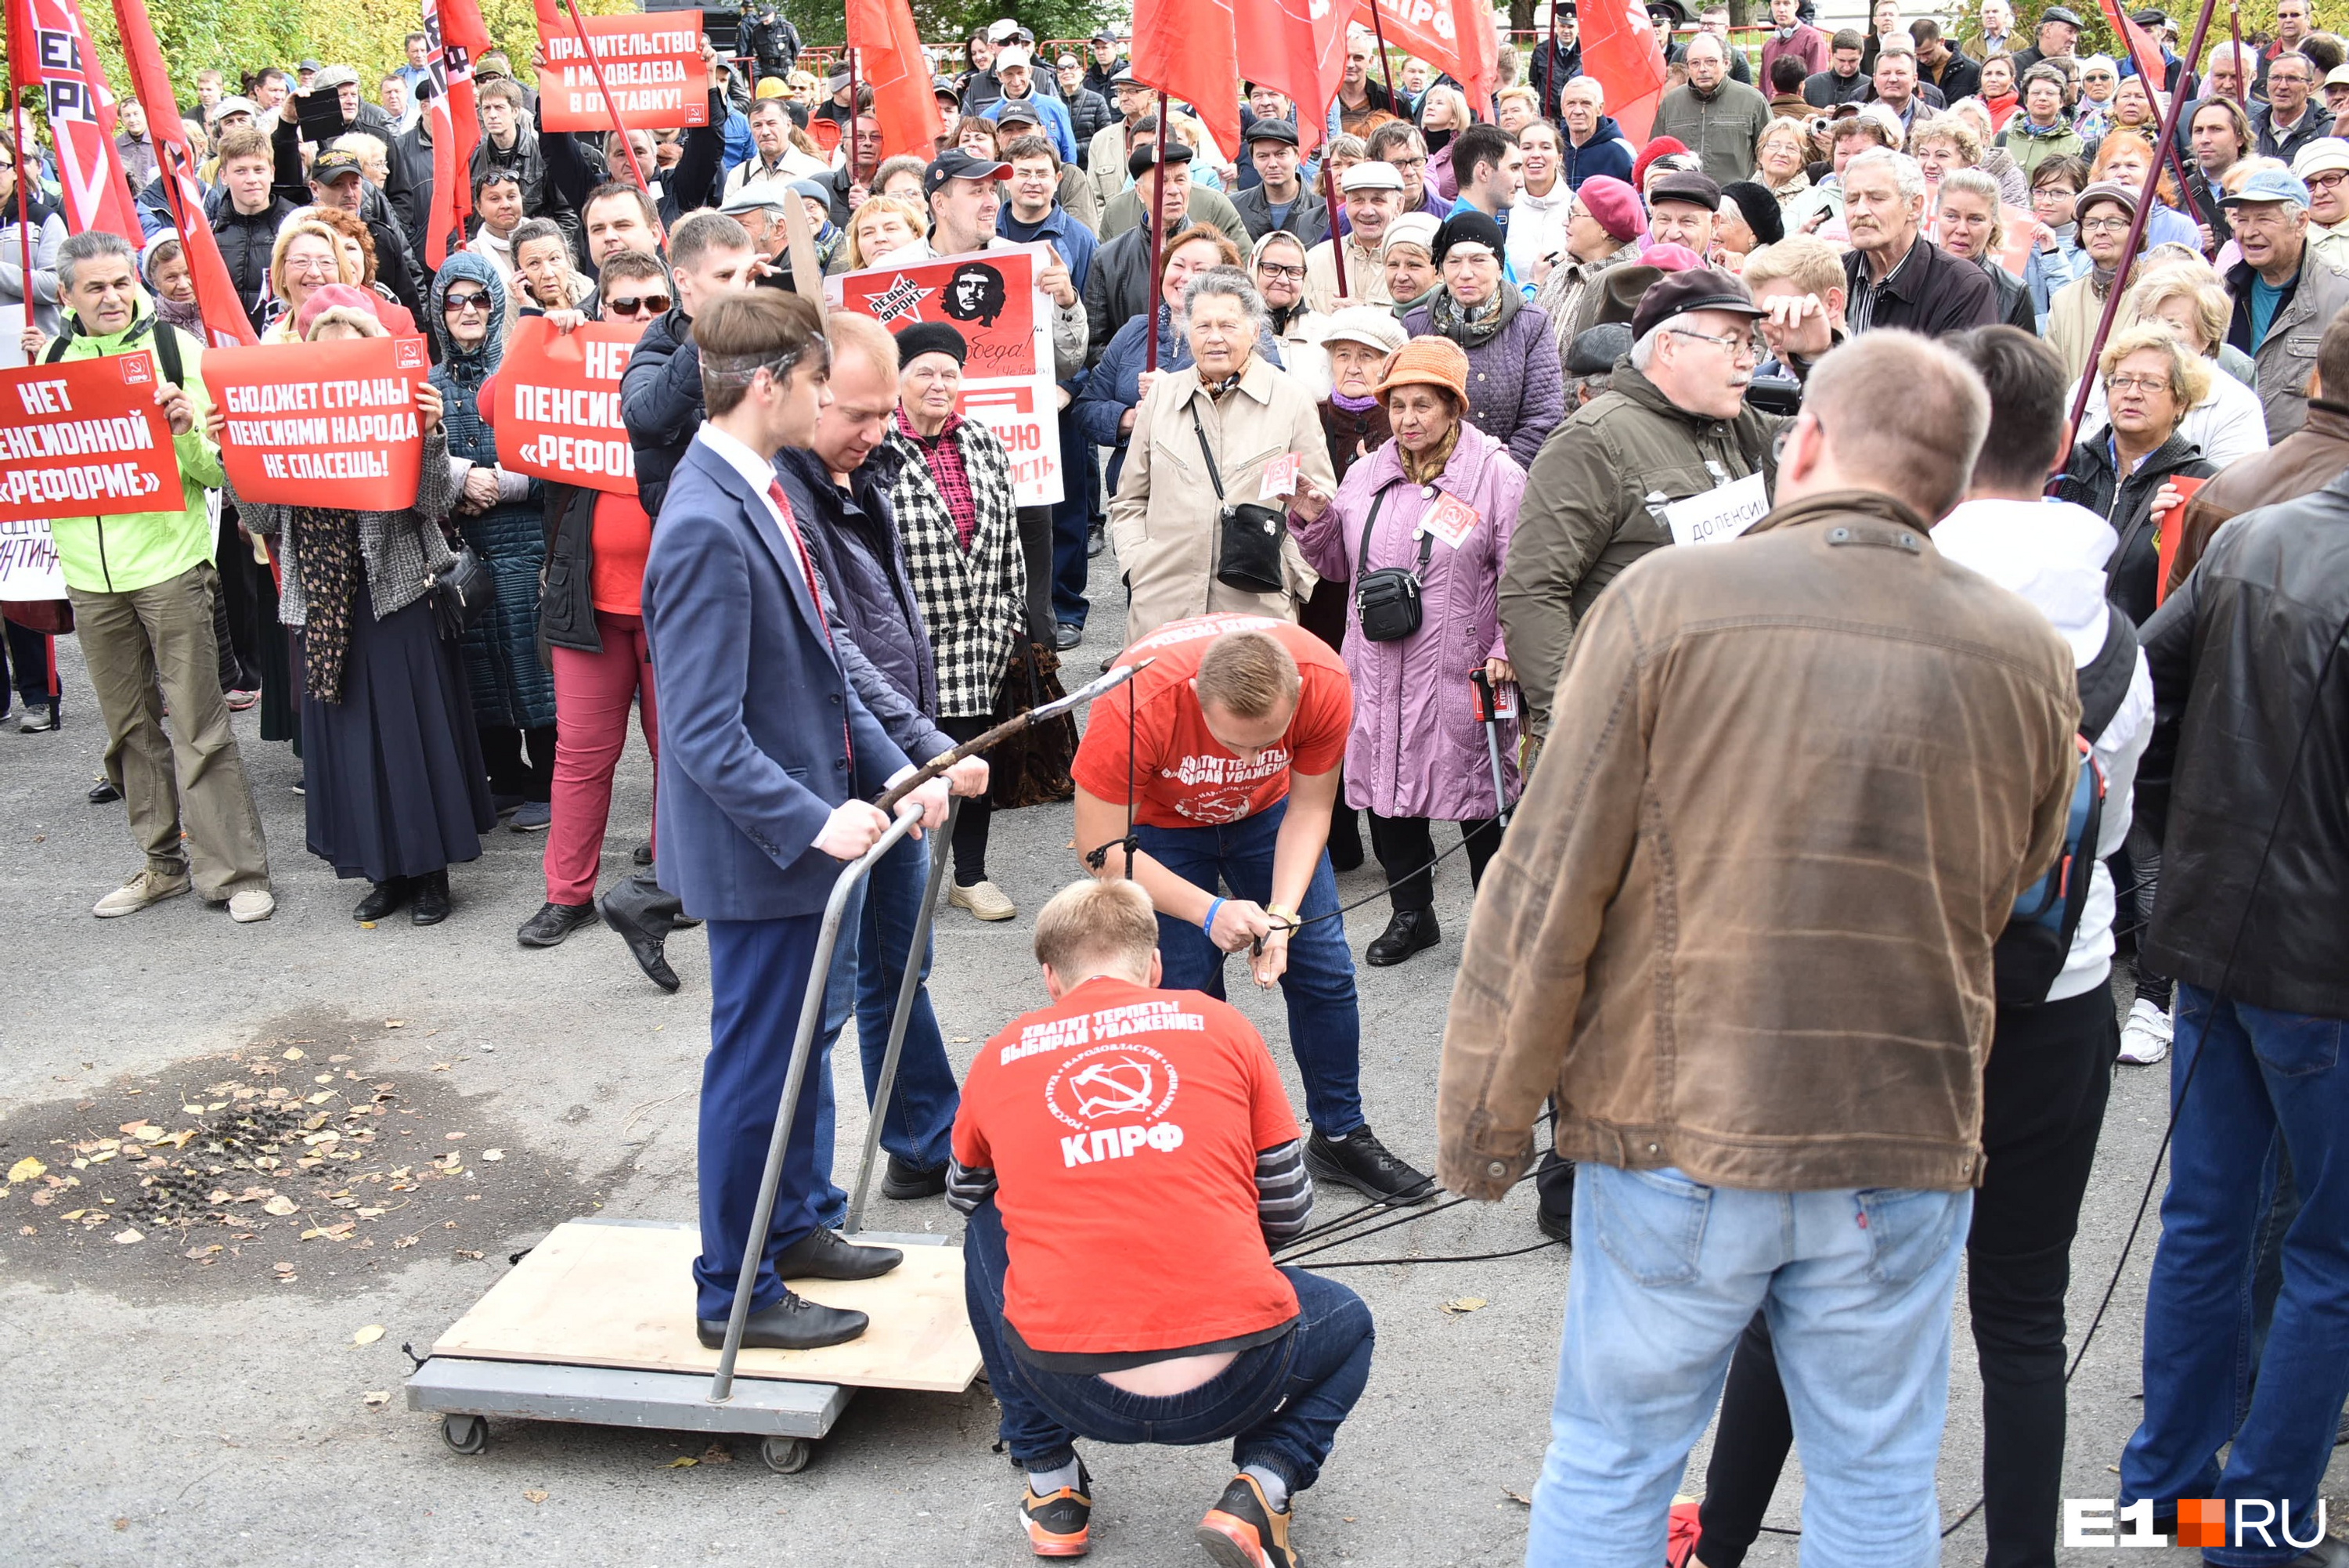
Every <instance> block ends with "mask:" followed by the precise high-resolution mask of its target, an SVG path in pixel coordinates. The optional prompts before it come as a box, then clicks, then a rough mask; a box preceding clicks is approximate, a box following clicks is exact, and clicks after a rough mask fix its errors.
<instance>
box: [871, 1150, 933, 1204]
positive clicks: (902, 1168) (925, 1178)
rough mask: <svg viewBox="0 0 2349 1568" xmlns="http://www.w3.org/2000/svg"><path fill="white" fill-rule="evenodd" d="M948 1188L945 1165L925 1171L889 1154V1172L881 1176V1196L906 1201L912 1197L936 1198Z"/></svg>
mask: <svg viewBox="0 0 2349 1568" xmlns="http://www.w3.org/2000/svg"><path fill="white" fill-rule="evenodd" d="M946 1190H947V1168H946V1167H945V1166H943V1165H939V1166H936V1167H933V1168H932V1169H930V1170H927V1171H925V1170H923V1169H922V1168H921V1167H920V1166H918V1165H915V1164H912V1163H910V1162H908V1161H904V1160H900V1159H898V1158H897V1157H896V1156H895V1155H894V1154H892V1155H891V1156H889V1171H888V1174H887V1175H885V1176H884V1177H882V1178H881V1196H883V1197H884V1198H895V1199H897V1200H898V1201H899V1202H904V1201H905V1200H906V1199H910V1198H935V1197H936V1196H937V1195H938V1194H939V1193H941V1192H943V1191H946Z"/></svg>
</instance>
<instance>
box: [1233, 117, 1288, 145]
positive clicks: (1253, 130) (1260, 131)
mask: <svg viewBox="0 0 2349 1568" xmlns="http://www.w3.org/2000/svg"><path fill="white" fill-rule="evenodd" d="M1240 139H1241V140H1242V141H1244V142H1257V141H1277V142H1278V143H1280V144H1281V145H1282V146H1283V147H1295V146H1296V145H1297V128H1296V127H1295V126H1293V125H1291V124H1289V123H1288V121H1287V120H1285V119H1260V120H1257V122H1256V123H1255V124H1253V125H1251V126H1249V127H1248V128H1247V135H1246V136H1243V137H1241V138H1240Z"/></svg>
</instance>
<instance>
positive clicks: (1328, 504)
mask: <svg viewBox="0 0 2349 1568" xmlns="http://www.w3.org/2000/svg"><path fill="white" fill-rule="evenodd" d="M1469 363H1470V362H1469V358H1468V356H1467V354H1466V352H1465V351H1464V350H1463V349H1462V348H1461V347H1460V346H1459V345H1458V344H1456V343H1454V342H1453V341H1452V340H1451V339H1449V338H1443V337H1415V338H1413V339H1412V340H1411V341H1410V342H1409V343H1406V344H1404V345H1403V346H1402V347H1401V348H1399V349H1397V350H1396V351H1395V353H1394V356H1393V357H1392V358H1391V359H1389V360H1388V361H1387V365H1386V372H1385V374H1384V375H1383V376H1382V377H1380V380H1379V384H1378V388H1377V391H1378V396H1379V397H1380V398H1381V400H1382V401H1383V402H1384V403H1385V405H1386V410H1387V421H1388V424H1389V425H1390V427H1391V428H1392V429H1393V432H1394V438H1393V439H1392V440H1391V441H1389V442H1387V444H1386V445H1384V446H1382V447H1381V448H1379V449H1377V450H1375V451H1373V452H1371V454H1370V455H1369V456H1368V457H1365V458H1361V459H1357V460H1356V461H1355V463H1354V465H1353V466H1352V467H1351V468H1350V469H1347V471H1346V478H1345V480H1344V482H1343V483H1341V484H1340V485H1339V486H1338V487H1337V494H1336V495H1335V496H1334V497H1332V496H1330V495H1328V494H1325V493H1323V492H1322V491H1321V490H1319V488H1318V487H1316V486H1314V485H1312V484H1311V483H1309V482H1308V483H1305V484H1302V485H1300V486H1299V490H1298V493H1297V497H1296V499H1295V500H1293V501H1291V502H1290V505H1289V515H1290V517H1291V518H1292V519H1294V520H1295V521H1296V524H1297V540H1298V542H1299V544H1300V545H1302V546H1303V547H1304V550H1305V557H1306V559H1307V560H1308V561H1309V562H1312V564H1313V569H1314V570H1315V571H1317V572H1322V573H1330V574H1331V575H1333V576H1334V575H1350V576H1351V577H1352V579H1353V593H1352V594H1351V602H1350V604H1349V605H1348V609H1347V618H1346V645H1345V655H1346V669H1347V673H1348V674H1349V675H1350V676H1352V677H1353V682H1354V722H1353V730H1352V733H1351V734H1350V735H1349V736H1348V737H1347V740H1346V801H1347V804H1349V805H1351V806H1355V807H1359V808H1362V809H1364V810H1368V811H1369V812H1370V813H1371V849H1372V851H1374V852H1376V854H1377V855H1378V857H1379V864H1380V865H1381V866H1382V867H1384V868H1385V870H1386V873H1387V896H1388V897H1389V899H1390V900H1392V903H1393V904H1394V915H1393V918H1392V919H1391V920H1390V921H1389V922H1388V923H1387V928H1386V931H1385V932H1384V933H1383V934H1381V935H1380V936H1379V937H1378V938H1376V939H1375V940H1374V941H1372V942H1371V944H1370V947H1369V949H1368V950H1367V951H1366V952H1365V953H1364V954H1362V956H1363V958H1364V959H1365V960H1366V961H1367V962H1369V963H1371V964H1374V965H1388V964H1400V963H1402V961H1403V960H1404V959H1406V958H1408V957H1410V956H1411V955H1412V954H1414V953H1417V952H1418V951H1420V950H1421V949H1422V948H1424V947H1433V946H1434V945H1435V944H1436V943H1437V942H1438V941H1440V940H1441V939H1442V933H1441V932H1440V931H1439V930H1438V929H1437V927H1436V923H1435V883H1434V879H1433V876H1432V875H1431V874H1429V873H1428V872H1424V871H1423V870H1421V868H1422V867H1423V866H1425V865H1426V864H1427V863H1428V862H1429V861H1432V860H1433V859H1434V858H1435V841H1434V838H1433V835H1432V834H1431V833H1430V832H1429V830H1428V823H1429V822H1430V821H1432V820H1433V821H1446V822H1457V823H1459V824H1460V831H1461V836H1462V837H1463V838H1464V839H1465V840H1466V841H1467V844H1468V876H1469V880H1470V881H1471V882H1476V881H1479V880H1481V879H1482V878H1483V876H1484V874H1485V865H1486V863H1487V862H1489V861H1491V860H1492V858H1493V851H1495V849H1496V848H1498V847H1499V845H1500V841H1501V832H1500V825H1499V823H1498V821H1497V820H1496V812H1497V810H1498V809H1499V808H1500V807H1501V806H1502V805H1503V804H1505V803H1506V802H1505V801H1504V800H1501V799H1495V790H1496V789H1499V790H1501V791H1504V792H1505V793H1506V797H1507V798H1510V799H1514V798H1515V796H1516V791H1517V789H1518V782H1517V777H1516V755H1517V741H1516V723H1515V721H1514V720H1512V719H1501V720H1497V721H1496V722H1495V725H1494V727H1493V729H1494V734H1493V737H1492V738H1495V739H1497V740H1498V741H1499V746H1500V750H1499V756H1500V766H1501V768H1502V769H1503V773H1502V779H1501V781H1500V782H1499V783H1498V784H1497V785H1496V783H1495V779H1494V776H1493V769H1494V753H1493V748H1492V746H1491V744H1490V741H1489V740H1488V738H1487V735H1486V727H1485V725H1484V724H1483V723H1481V722H1480V721H1479V718H1478V715H1477V712H1476V709H1475V706H1474V705H1473V703H1472V701H1471V697H1472V694H1473V687H1472V686H1471V684H1470V680H1469V677H1470V675H1471V674H1472V673H1481V674H1482V675H1483V676H1485V678H1486V679H1487V680H1488V681H1490V682H1491V683H1492V684H1493V685H1494V686H1495V687H1499V686H1502V685H1503V684H1504V683H1506V682H1514V681H1515V680H1516V671H1515V670H1514V669H1512V668H1511V667H1510V665H1509V655H1508V649H1507V648H1506V646H1505V645H1504V644H1503V641H1502V636H1501V625H1500V615H1499V611H1498V608H1497V604H1498V596H1499V593H1500V586H1501V568H1502V566H1503V565H1504V564H1506V562H1507V560H1508V555H1509V536H1510V535H1511V533H1513V532H1514V531H1516V524H1517V503H1518V501H1519V500H1520V499H1521V498H1522V497H1523V496H1524V494H1525V489H1526V475H1525V470H1524V469H1520V468H1519V467H1518V466H1517V465H1516V462H1515V461H1514V460H1513V459H1511V458H1510V456H1509V454H1508V449H1506V448H1505V447H1503V446H1502V445H1501V443H1500V442H1498V441H1496V440H1495V439H1494V438H1492V437H1490V436H1488V435H1486V434H1485V432H1484V431H1482V430H1480V429H1478V428H1476V426H1475V424H1474V423H1472V422H1471V421H1470V419H1469V418H1468V412H1469V391H1468V387H1469V379H1468V378H1469V375H1470V369H1469Z"/></svg>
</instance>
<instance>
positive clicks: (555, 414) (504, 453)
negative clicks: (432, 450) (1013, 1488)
mask: <svg viewBox="0 0 2349 1568" xmlns="http://www.w3.org/2000/svg"><path fill="white" fill-rule="evenodd" d="M641 330H642V329H641V328H640V327H636V326H633V325H627V326H624V325H619V324H617V323H610V322H597V321H591V322H589V323H588V324H587V325H585V326H582V327H576V328H574V329H573V330H572V331H570V332H562V333H559V332H557V331H555V330H554V328H553V327H552V326H549V325H547V322H546V318H545V317H544V316H543V315H531V316H524V317H523V319H522V320H521V321H520V322H518V323H516V324H515V326H514V333H513V337H512V340H511V341H510V342H508V343H507V345H506V356H505V359H504V361H503V362H502V364H500V365H499V366H498V378H497V399H496V403H497V409H496V412H497V430H498V454H499V458H500V459H501V461H502V463H503V465H504V466H505V467H507V468H509V469H513V470H514V471H515V472H516V473H523V474H533V475H536V476H537V477H538V478H540V479H543V480H553V481H554V483H556V484H566V485H585V486H587V487H588V488H589V489H591V490H613V491H616V492H617V493H618V494H621V495H634V494H636V458H635V456H634V454H633V452H632V450H631V449H630V448H629V446H628V432H627V430H626V428H625V427H624V426H622V425H621V423H620V373H621V372H622V371H623V370H626V368H627V367H628V352H629V350H630V349H632V348H634V347H635V346H636V335H637V334H638V333H639V332H640V331H641Z"/></svg>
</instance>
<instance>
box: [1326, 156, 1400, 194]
mask: <svg viewBox="0 0 2349 1568" xmlns="http://www.w3.org/2000/svg"><path fill="white" fill-rule="evenodd" d="M1338 189H1339V190H1340V191H1342V192H1344V193H1345V194H1347V195H1351V194H1353V193H1354V192H1355V191H1401V190H1402V170H1399V169H1397V168H1396V167H1395V166H1394V165H1393V164H1392V163H1387V162H1384V161H1382V160H1379V159H1375V158H1366V159H1364V160H1362V161H1361V162H1360V163H1357V164H1354V165H1353V166H1352V167H1350V168H1349V169H1348V170H1346V172H1345V173H1343V174H1341V175H1340V176H1339V177H1338Z"/></svg>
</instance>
